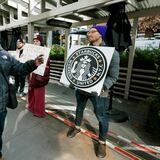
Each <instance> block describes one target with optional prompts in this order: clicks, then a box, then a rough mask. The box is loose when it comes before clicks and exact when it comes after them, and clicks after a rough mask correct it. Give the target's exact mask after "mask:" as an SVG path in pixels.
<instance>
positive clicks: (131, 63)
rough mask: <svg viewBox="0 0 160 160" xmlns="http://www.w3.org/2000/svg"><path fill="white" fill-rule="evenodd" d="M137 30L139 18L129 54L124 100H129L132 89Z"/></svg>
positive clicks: (135, 20)
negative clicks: (130, 89)
mask: <svg viewBox="0 0 160 160" xmlns="http://www.w3.org/2000/svg"><path fill="white" fill-rule="evenodd" d="M137 28H138V18H134V21H133V33H132V46H131V47H130V53H129V58H128V70H127V78H126V85H125V95H124V99H128V96H129V88H130V83H131V76H132V69H133V61H134V55H135V49H136V47H135V41H136V37H137Z"/></svg>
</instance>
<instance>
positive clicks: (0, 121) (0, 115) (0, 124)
mask: <svg viewBox="0 0 160 160" xmlns="http://www.w3.org/2000/svg"><path fill="white" fill-rule="evenodd" d="M6 114H7V111H4V112H0V157H1V156H2V152H1V151H2V133H3V130H4V123H5V118H6Z"/></svg>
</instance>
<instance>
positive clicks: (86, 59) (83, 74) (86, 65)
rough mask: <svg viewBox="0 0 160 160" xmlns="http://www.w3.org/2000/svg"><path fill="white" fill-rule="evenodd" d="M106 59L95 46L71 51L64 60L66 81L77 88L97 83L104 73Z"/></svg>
mask: <svg viewBox="0 0 160 160" xmlns="http://www.w3.org/2000/svg"><path fill="white" fill-rule="evenodd" d="M106 69H107V61H106V58H105V56H104V55H103V53H102V52H101V51H100V50H98V49H97V48H93V47H83V48H80V49H78V50H76V51H75V52H73V53H72V54H71V55H70V57H69V58H68V59H67V61H66V65H65V74H66V77H67V79H68V81H69V82H70V83H71V84H73V85H74V86H76V87H78V88H88V87H91V86H93V85H95V84H97V83H98V82H99V81H100V80H101V79H102V78H103V76H104V74H105V73H106Z"/></svg>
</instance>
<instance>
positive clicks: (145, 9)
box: [0, 0, 160, 31]
mask: <svg viewBox="0 0 160 160" xmlns="http://www.w3.org/2000/svg"><path fill="white" fill-rule="evenodd" d="M29 2H30V3H29ZM119 2H125V3H126V13H127V14H128V16H129V18H135V17H143V16H152V15H159V14H160V0H0V10H1V13H0V15H1V16H0V25H1V26H0V31H2V30H6V29H11V28H16V27H19V26H25V25H27V24H28V23H32V22H33V23H34V24H36V25H39V26H42V27H43V26H46V20H48V19H50V18H56V19H63V20H66V21H70V22H72V23H73V25H72V26H73V27H74V26H82V25H89V24H93V23H103V22H106V21H107V17H108V15H109V12H108V11H107V7H108V6H109V5H111V4H115V3H119ZM29 10H30V12H29ZM41 11H42V12H43V13H41ZM21 13H23V14H21ZM23 15H25V17H24V16H23ZM17 18H18V19H17ZM6 22H7V23H6Z"/></svg>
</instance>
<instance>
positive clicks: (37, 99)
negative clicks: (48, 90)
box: [28, 35, 50, 118]
mask: <svg viewBox="0 0 160 160" xmlns="http://www.w3.org/2000/svg"><path fill="white" fill-rule="evenodd" d="M33 44H34V45H38V46H43V41H42V37H41V36H40V35H37V36H36V37H34V38H33ZM49 74H50V61H49V60H48V62H47V65H46V69H45V72H44V76H40V75H38V74H35V73H31V74H30V76H29V88H28V110H29V111H30V112H32V113H33V114H34V116H36V117H39V118H42V117H44V116H45V86H46V85H47V84H48V82H49Z"/></svg>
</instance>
